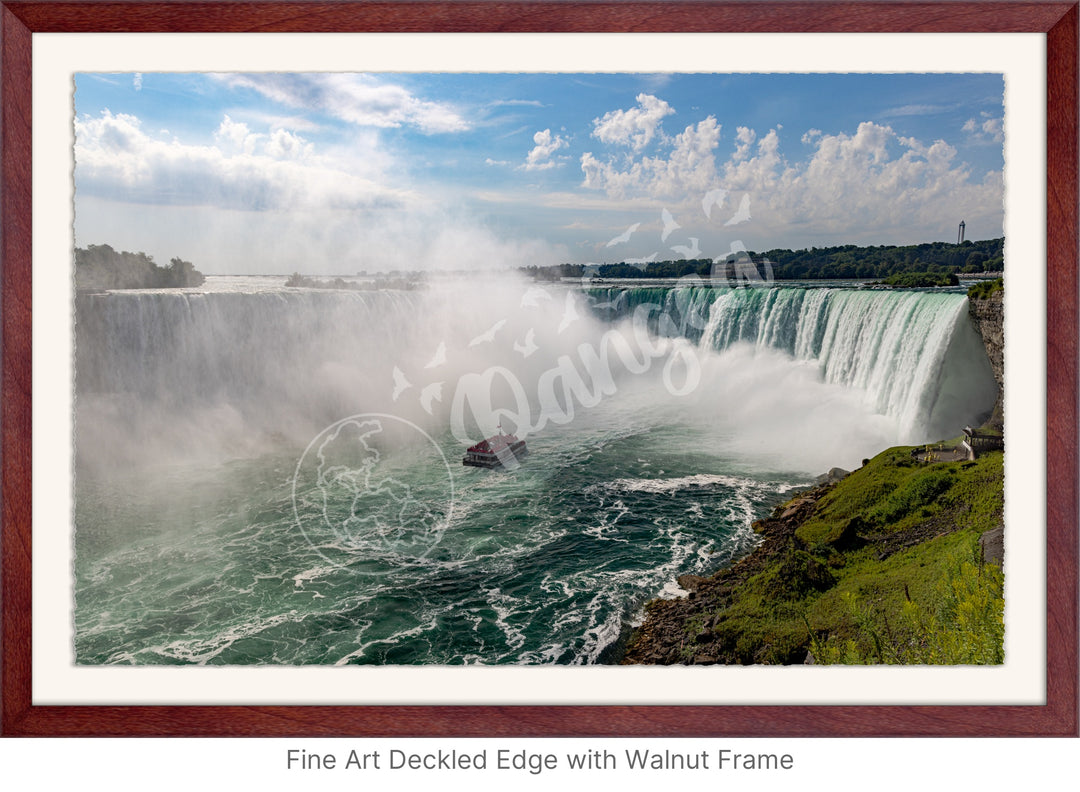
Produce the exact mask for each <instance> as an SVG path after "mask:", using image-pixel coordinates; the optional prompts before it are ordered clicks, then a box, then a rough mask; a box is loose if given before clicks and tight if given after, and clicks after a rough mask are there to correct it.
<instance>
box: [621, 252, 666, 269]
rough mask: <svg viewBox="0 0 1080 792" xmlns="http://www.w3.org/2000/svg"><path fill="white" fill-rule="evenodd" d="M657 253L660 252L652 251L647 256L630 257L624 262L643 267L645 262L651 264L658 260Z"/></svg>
mask: <svg viewBox="0 0 1080 792" xmlns="http://www.w3.org/2000/svg"><path fill="white" fill-rule="evenodd" d="M657 255H658V253H650V254H649V255H648V256H646V257H645V258H628V259H627V260H626V261H624V262H623V263H624V264H632V265H634V266H635V267H642V266H644V265H645V264H651V263H652V262H654V261H656V257H657Z"/></svg>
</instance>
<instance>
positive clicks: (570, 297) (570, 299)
mask: <svg viewBox="0 0 1080 792" xmlns="http://www.w3.org/2000/svg"><path fill="white" fill-rule="evenodd" d="M579 318H580V317H579V316H578V312H577V303H576V302H575V301H574V293H573V292H567V293H566V308H565V310H564V311H563V318H562V321H561V322H559V332H560V333H562V331H563V330H565V329H566V328H568V327H569V326H570V325H572V324H573V323H574V322H576V321H577V320H578V319H579Z"/></svg>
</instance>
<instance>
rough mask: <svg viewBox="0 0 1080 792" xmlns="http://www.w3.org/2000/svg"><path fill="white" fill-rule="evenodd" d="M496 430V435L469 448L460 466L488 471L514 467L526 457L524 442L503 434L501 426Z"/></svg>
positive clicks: (527, 450) (526, 451) (514, 436)
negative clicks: (497, 431)
mask: <svg viewBox="0 0 1080 792" xmlns="http://www.w3.org/2000/svg"><path fill="white" fill-rule="evenodd" d="M498 428H499V433H498V434H495V435H492V436H491V437H489V438H488V439H487V440H481V441H480V442H479V443H477V444H476V445H474V446H469V448H468V449H467V450H466V451H465V456H464V457H463V458H462V460H461V464H463V465H468V466H470V467H482V468H488V469H489V470H490V469H492V468H497V467H516V466H517V461H518V460H519V459H521V458H522V457H524V456H526V455H528V453H529V449H527V448H526V447H525V441H524V440H518V438H517V436H516V435H512V434H503V430H502V424H499V427H498Z"/></svg>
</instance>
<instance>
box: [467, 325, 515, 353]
mask: <svg viewBox="0 0 1080 792" xmlns="http://www.w3.org/2000/svg"><path fill="white" fill-rule="evenodd" d="M504 324H506V320H505V319H500V320H499V321H497V322H496V323H495V324H493V325H492V326H491V327H489V328H488V329H487V331H486V332H483V333H481V334H480V335H478V336H477V337H476V338H474V339H473V340H472V341H470V342H469V346H471V347H472V346H476V345H478V344H487V343H490V342H491V341H494V340H495V334H496V333H497V332H499V330H500V329H501V328H502V326H503V325H504Z"/></svg>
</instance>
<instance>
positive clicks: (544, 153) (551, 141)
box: [524, 129, 570, 171]
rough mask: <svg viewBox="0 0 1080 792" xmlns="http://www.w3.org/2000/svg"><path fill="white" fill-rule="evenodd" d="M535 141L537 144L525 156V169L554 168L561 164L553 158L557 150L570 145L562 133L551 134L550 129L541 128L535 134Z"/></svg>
mask: <svg viewBox="0 0 1080 792" xmlns="http://www.w3.org/2000/svg"><path fill="white" fill-rule="evenodd" d="M533 143H535V144H536V145H535V146H534V147H533V149H532V151H530V152H529V154H528V156H526V157H525V166H524V167H525V170H530V171H531V170H547V169H548V168H554V167H555V166H556V165H558V164H559V163H558V161H557V160H554V159H552V157H553V156H555V152H557V151H559V150H560V149H564V148H566V147H567V146H569V145H570V144H569V143H568V142H567V141H566V140H565V139H564V138H563V137H562V136H561V135H553V134H551V130H550V129H544V130H541V131H540V132H537V133H536V134H535V135H533Z"/></svg>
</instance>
